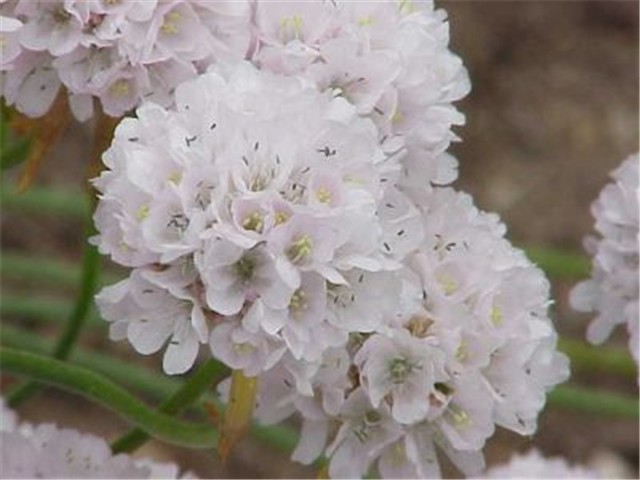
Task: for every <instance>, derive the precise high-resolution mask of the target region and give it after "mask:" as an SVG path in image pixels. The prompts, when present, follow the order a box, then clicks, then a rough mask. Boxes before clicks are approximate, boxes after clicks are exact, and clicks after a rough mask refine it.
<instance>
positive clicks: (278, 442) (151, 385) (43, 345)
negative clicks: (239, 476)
mask: <svg viewBox="0 0 640 480" xmlns="http://www.w3.org/2000/svg"><path fill="white" fill-rule="evenodd" d="M0 333H1V334H2V335H1V339H2V342H3V344H5V345H9V346H12V347H15V348H22V349H30V350H34V351H36V352H48V351H50V348H51V342H50V341H47V340H44V339H42V338H41V337H39V336H38V335H34V334H32V333H28V332H25V331H23V330H20V329H17V328H13V327H10V326H6V325H3V326H2V330H0ZM71 359H72V360H73V361H74V362H76V363H78V364H80V365H83V366H85V367H86V368H88V369H90V370H94V371H96V372H100V373H103V374H104V375H107V376H108V377H110V378H112V379H113V380H114V381H116V382H118V383H120V384H122V385H126V386H127V387H129V388H131V389H135V390H137V391H140V392H143V393H145V394H148V395H151V396H152V397H153V398H167V397H168V396H170V395H172V394H173V393H174V392H175V391H176V390H177V389H178V388H180V387H181V385H182V381H180V380H178V379H177V378H175V377H168V376H166V375H159V374H157V373H155V372H153V371H151V370H149V369H147V368H145V367H141V366H138V365H136V364H133V363H127V362H123V361H121V360H118V359H116V358H113V357H112V356H106V355H101V354H99V353H96V352H92V351H88V350H85V349H83V348H76V349H75V350H74V351H73V353H72V354H71ZM201 398H202V399H203V400H205V401H207V402H211V403H213V404H215V405H216V407H217V408H220V409H222V407H223V404H222V402H220V400H218V398H217V397H215V396H214V395H212V394H210V393H205V394H204V395H203V396H202V397H201ZM199 410H200V411H201V412H203V413H204V411H203V410H202V408H200V409H199ZM251 432H252V435H254V436H255V437H256V438H258V439H259V440H261V441H264V442H265V443H267V444H269V445H272V446H274V447H275V448H277V449H279V450H282V451H285V452H290V451H291V450H293V448H294V447H295V446H296V444H297V442H298V434H297V433H296V432H295V431H293V430H292V429H291V428H289V427H287V426H284V425H271V426H263V425H258V424H254V425H253V427H252V429H251Z"/></svg>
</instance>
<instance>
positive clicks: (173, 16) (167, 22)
mask: <svg viewBox="0 0 640 480" xmlns="http://www.w3.org/2000/svg"><path fill="white" fill-rule="evenodd" d="M181 17H182V15H180V14H179V13H178V12H175V11H174V12H169V13H168V14H166V15H165V16H164V23H163V24H162V26H161V27H160V30H161V31H162V33H164V34H165V35H175V34H176V33H178V32H179V31H180V28H178V21H179V20H180V18H181Z"/></svg>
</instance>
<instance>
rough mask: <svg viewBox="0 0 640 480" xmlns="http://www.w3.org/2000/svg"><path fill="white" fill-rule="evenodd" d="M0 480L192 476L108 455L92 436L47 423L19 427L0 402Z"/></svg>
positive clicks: (103, 443)
mask: <svg viewBox="0 0 640 480" xmlns="http://www.w3.org/2000/svg"><path fill="white" fill-rule="evenodd" d="M0 415H1V417H0V426H1V431H0V435H1V436H2V442H1V443H2V448H1V449H0V455H1V457H2V461H0V477H2V478H187V477H188V478H194V477H193V476H192V474H188V475H187V476H185V477H182V476H178V474H179V472H178V467H177V466H176V465H174V464H170V463H158V462H155V461H152V460H149V459H146V458H142V459H138V458H133V457H130V456H129V455H126V454H118V455H112V453H111V450H110V448H109V445H108V444H107V442H106V441H105V440H104V439H102V438H100V437H97V436H95V435H92V434H86V433H81V432H79V431H77V430H73V429H69V428H58V427H57V426H56V425H55V424H52V423H42V424H37V425H34V424H30V423H26V422H22V423H20V422H19V421H18V419H17V416H16V414H15V413H14V412H13V411H12V410H10V409H9V408H7V407H6V406H5V404H4V400H3V399H2V398H0Z"/></svg>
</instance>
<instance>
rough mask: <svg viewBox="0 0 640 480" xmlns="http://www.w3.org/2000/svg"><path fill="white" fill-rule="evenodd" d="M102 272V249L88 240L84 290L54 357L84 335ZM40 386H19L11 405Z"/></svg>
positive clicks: (90, 229) (63, 355)
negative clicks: (84, 327)
mask: <svg viewBox="0 0 640 480" xmlns="http://www.w3.org/2000/svg"><path fill="white" fill-rule="evenodd" d="M87 222H88V226H87V229H86V230H87V235H86V237H85V238H89V236H91V235H93V234H94V233H96V230H95V227H94V226H93V221H92V220H91V219H90V218H89V219H88V220H87ZM99 272H100V254H99V252H98V249H97V248H96V247H94V246H93V245H91V244H89V243H88V242H87V243H86V244H85V249H84V256H83V260H82V274H81V276H80V290H79V292H78V297H77V300H76V304H75V306H74V308H73V311H72V312H71V315H70V316H69V318H68V320H67V322H66V324H65V327H64V330H63V331H62V334H61V335H60V337H59V339H58V341H57V343H56V345H55V348H54V349H53V357H54V358H57V359H59V360H64V359H66V358H67V357H68V356H69V354H70V353H71V350H72V349H73V346H74V345H75V343H76V340H77V339H78V336H79V335H80V331H81V330H82V327H83V326H84V324H85V323H86V320H87V317H88V316H89V311H90V310H91V306H92V304H93V295H94V293H95V290H96V287H97V285H98V275H99ZM38 390H39V386H38V385H37V384H36V383H34V382H27V383H25V384H23V385H20V386H18V387H17V388H15V389H14V390H12V391H11V392H9V394H8V395H7V402H8V404H9V405H10V406H12V407H15V406H16V405H18V404H20V403H21V402H23V401H25V400H26V399H28V398H29V397H31V396H32V395H33V394H35V393H36V392H37V391H38Z"/></svg>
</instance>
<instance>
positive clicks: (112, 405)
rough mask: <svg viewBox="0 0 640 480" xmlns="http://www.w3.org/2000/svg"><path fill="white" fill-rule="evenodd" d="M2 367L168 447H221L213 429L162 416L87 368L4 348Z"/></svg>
mask: <svg viewBox="0 0 640 480" xmlns="http://www.w3.org/2000/svg"><path fill="white" fill-rule="evenodd" d="M0 363H1V364H2V368H3V369H4V370H6V371H9V372H12V373H15V374H18V375H25V376H28V377H30V378H32V379H33V380H36V381H38V382H42V383H46V384H49V385H53V386H55V387H58V388H63V389H65V390H69V391H72V392H75V393H79V394H81V395H83V396H85V397H87V398H88V399H90V400H93V401H95V402H97V403H99V404H100V405H103V406H104V407H106V408H108V409H110V410H112V411H113V412H115V413H116V414H118V415H120V416H121V417H123V418H125V419H126V420H128V421H130V422H132V423H133V424H135V425H137V426H138V427H140V428H142V429H143V430H144V431H146V432H147V433H149V434H150V435H152V436H153V437H155V438H158V439H160V440H163V441H165V442H167V443H171V444H173V445H179V446H184V447H189V448H213V447H214V446H215V445H216V443H217V438H218V437H217V432H216V431H215V430H213V429H212V428H211V426H209V425H206V424H203V425H196V424H193V423H189V422H183V421H179V420H175V419H173V418H171V417H170V416H168V415H164V414H162V413H158V412H156V411H154V410H153V409H151V408H149V407H148V406H147V405H145V404H144V403H142V402H141V401H139V400H138V399H137V398H135V397H134V396H133V395H131V394H130V393H128V392H127V391H126V390H125V389H123V388H122V387H120V386H119V385H117V384H115V383H113V382H112V381H110V380H109V379H107V378H106V377H104V376H102V375H100V374H98V373H96V372H93V371H91V370H88V369H86V368H83V367H79V366H76V365H70V364H68V363H65V362H61V361H60V360H55V359H52V358H50V357H47V356H43V355H36V354H33V353H27V352H23V351H19V350H14V349H11V348H7V347H0Z"/></svg>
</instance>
